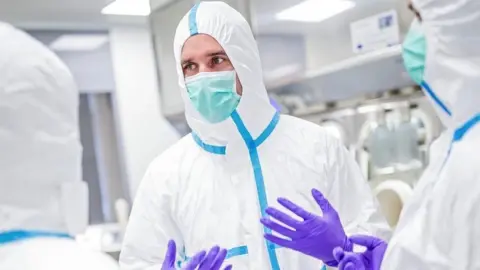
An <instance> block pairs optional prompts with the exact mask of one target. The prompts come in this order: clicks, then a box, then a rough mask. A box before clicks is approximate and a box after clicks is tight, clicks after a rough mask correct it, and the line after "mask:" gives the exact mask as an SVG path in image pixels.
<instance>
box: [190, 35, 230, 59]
mask: <svg viewBox="0 0 480 270" xmlns="http://www.w3.org/2000/svg"><path fill="white" fill-rule="evenodd" d="M218 53H223V54H225V51H224V50H223V48H222V46H221V45H220V44H219V43H218V42H217V41H216V40H215V39H214V38H213V37H211V36H209V35H205V34H199V35H195V36H192V37H190V38H188V39H187V41H185V44H184V45H183V49H182V60H185V59H187V58H191V57H197V56H207V55H212V54H218Z"/></svg>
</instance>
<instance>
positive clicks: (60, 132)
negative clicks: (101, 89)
mask: <svg viewBox="0 0 480 270" xmlns="http://www.w3.org/2000/svg"><path fill="white" fill-rule="evenodd" d="M78 96H79V92H78V90H77V88H76V86H75V84H74V81H73V78H72V75H71V74H70V72H69V71H68V69H67V68H66V67H65V65H64V64H63V63H62V62H61V61H60V60H59V59H58V58H57V57H56V56H55V55H54V54H53V53H52V52H51V51H49V50H48V49H47V48H45V47H44V46H43V45H42V44H40V43H39V42H38V41H36V40H34V39H33V38H31V37H30V36H28V35H27V34H25V33H23V32H21V31H19V30H17V29H15V28H13V27H12V26H10V25H8V24H4V23H0V149H1V150H0V269H9V270H15V269H21V270H28V269H36V270H41V269H49V270H55V269H62V270H64V269H70V270H71V269H79V270H80V269H82V270H83V269H98V270H100V269H102V270H108V269H118V265H116V263H115V262H114V261H113V260H112V259H110V258H108V257H106V255H101V254H100V253H97V252H93V251H89V250H86V249H84V248H83V247H80V246H79V244H77V243H76V242H75V240H73V239H72V238H71V237H69V235H72V236H73V235H75V234H77V233H80V232H83V230H84V229H85V228H86V225H87V224H88V193H87V187H86V184H85V183H84V182H83V181H81V157H82V152H81V151H82V148H81V145H80V140H79V130H78V98H79V97H78Z"/></svg>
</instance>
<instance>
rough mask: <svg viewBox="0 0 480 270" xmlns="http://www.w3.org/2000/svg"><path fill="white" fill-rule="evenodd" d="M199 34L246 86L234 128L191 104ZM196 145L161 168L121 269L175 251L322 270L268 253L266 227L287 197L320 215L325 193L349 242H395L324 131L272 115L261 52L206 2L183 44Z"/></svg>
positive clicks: (187, 145) (141, 206) (139, 210)
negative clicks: (354, 237) (359, 237)
mask: <svg viewBox="0 0 480 270" xmlns="http://www.w3.org/2000/svg"><path fill="white" fill-rule="evenodd" d="M195 34H208V35H210V36H212V37H213V38H215V39H216V40H217V41H218V42H219V44H220V45H221V46H222V47H223V48H224V50H225V52H226V54H227V55H228V57H229V58H230V60H231V62H232V64H233V66H234V68H235V71H236V73H237V74H238V77H239V80H240V81H241V84H242V86H243V95H242V98H241V101H240V103H239V105H238V107H237V109H236V111H234V113H233V114H232V115H231V117H230V118H228V119H227V120H225V121H223V122H220V123H218V124H210V123H208V122H206V121H205V120H204V119H203V118H202V117H201V116H200V114H199V113H198V112H197V111H196V109H195V108H194V107H193V105H192V103H191V101H190V99H189V98H188V95H187V92H186V89H185V82H184V77H183V71H182V67H181V53H182V47H183V44H184V43H185V41H186V40H187V39H188V38H189V37H190V36H192V35H195ZM174 50H175V57H176V61H177V71H178V76H179V84H180V86H181V91H182V95H183V99H184V103H185V110H186V118H187V121H188V124H189V126H190V127H191V128H192V130H193V134H195V135H187V136H186V137H184V138H183V139H182V140H180V141H179V142H178V143H177V144H175V145H174V146H173V147H171V148H170V149H168V150H167V151H166V152H164V153H163V154H162V155H160V156H159V157H158V158H157V159H156V160H154V161H153V162H152V163H151V165H150V167H149V168H148V171H147V173H146V175H145V178H144V179H143V181H142V183H141V185H140V188H139V191H138V193H137V195H136V198H135V203H134V206H133V210H132V213H131V216H130V220H129V224H128V227H127V232H126V235H125V240H124V245H123V250H122V253H121V256H120V265H121V268H122V269H142V270H144V269H152V270H153V269H160V265H161V264H162V262H163V259H164V254H165V251H166V247H167V241H168V240H169V239H174V240H175V241H176V243H177V244H178V246H180V247H183V249H182V248H179V249H180V251H182V250H183V252H180V253H179V254H178V259H179V260H180V261H182V260H185V258H188V257H191V256H193V254H195V253H196V252H198V251H200V250H204V249H208V248H210V247H211V246H213V245H220V246H221V247H223V248H227V249H228V255H227V263H228V264H233V267H234V269H238V270H242V269H250V270H254V269H258V270H265V269H273V270H278V269H321V268H322V266H323V263H322V262H321V261H318V260H317V259H314V258H312V257H308V256H306V255H303V254H300V253H298V252H296V251H292V250H288V249H284V248H276V247H275V246H273V245H271V244H267V243H266V241H265V239H264V237H263V234H264V232H265V229H264V228H263V226H262V225H261V223H260V221H259V220H260V217H261V216H262V213H264V210H265V208H266V207H267V205H268V204H269V205H274V206H277V207H281V206H280V205H279V204H277V202H276V199H277V198H278V197H280V196H282V197H287V198H289V199H291V200H293V201H294V202H296V203H299V204H300V205H301V206H303V207H305V208H306V209H307V210H310V211H312V212H316V213H319V214H320V213H321V211H320V208H319V206H318V205H317V204H316V203H315V201H314V200H313V198H312V196H311V189H312V188H318V189H320V190H321V191H322V192H323V193H324V194H325V196H326V197H327V198H328V199H329V201H330V202H331V203H332V204H333V205H334V206H335V207H336V209H337V210H338V212H339V215H340V217H341V220H342V222H343V224H344V225H345V228H346V232H347V234H351V233H367V234H373V235H377V236H383V237H385V238H386V237H389V228H388V225H387V223H386V222H385V220H384V218H383V216H382V215H381V213H380V210H379V209H378V207H377V203H376V201H375V199H374V198H373V196H372V194H371V191H370V189H369V186H368V184H367V182H366V181H365V180H364V179H363V177H362V175H361V173H360V170H359V168H358V166H357V164H356V163H355V161H354V159H353V158H352V157H351V155H350V153H349V152H348V151H347V150H346V149H345V148H344V147H343V146H342V145H341V143H340V142H339V141H338V140H336V139H335V138H333V137H331V136H329V135H328V134H327V132H326V131H325V130H324V129H322V128H321V127H319V126H317V125H315V124H312V123H309V122H306V121H303V120H300V119H297V118H294V117H290V116H286V115H282V116H280V115H278V113H277V112H276V110H275V109H274V108H273V107H272V106H271V105H270V102H269V99H268V96H267V92H266V90H265V86H264V83H263V78H262V68H261V65H260V57H259V52H258V49H257V44H256V42H255V39H254V37H253V34H252V32H251V29H250V27H249V25H248V23H247V22H246V20H245V19H244V18H243V17H242V15H241V14H240V13H238V12H237V11H236V10H234V9H232V8H231V7H230V6H228V5H227V4H225V3H223V2H201V3H200V4H197V5H196V6H194V7H193V8H192V9H191V10H190V11H189V12H188V13H187V14H186V15H185V17H184V18H183V19H182V20H181V21H180V24H179V26H178V28H177V32H176V36H175V41H174Z"/></svg>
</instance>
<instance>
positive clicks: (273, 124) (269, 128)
mask: <svg viewBox="0 0 480 270" xmlns="http://www.w3.org/2000/svg"><path fill="white" fill-rule="evenodd" d="M279 120H280V114H279V113H275V115H274V116H273V118H272V120H271V121H270V124H268V126H267V127H266V128H265V130H264V131H263V132H262V134H260V136H258V138H257V139H256V140H255V145H256V146H257V147H260V145H261V144H262V143H263V142H264V141H265V140H266V139H267V138H268V137H269V136H270V134H272V132H273V130H274V129H275V127H276V126H277V124H278V121H279Z"/></svg>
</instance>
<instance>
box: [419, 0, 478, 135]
mask: <svg viewBox="0 0 480 270" xmlns="http://www.w3.org/2000/svg"><path fill="white" fill-rule="evenodd" d="M413 2H414V3H413V4H414V6H415V7H416V9H417V10H419V12H420V14H421V16H422V27H423V29H424V31H425V34H426V40H427V42H426V43H427V55H426V64H425V77H424V78H425V81H426V82H427V83H428V85H429V86H430V87H431V89H432V90H433V91H435V92H437V93H440V94H441V98H442V99H443V100H444V101H445V103H446V104H447V105H448V106H450V107H451V114H452V119H453V122H452V125H453V126H454V127H455V128H458V127H459V126H460V125H463V124H464V123H465V122H467V121H469V120H470V119H472V118H473V117H475V115H478V113H479V111H480V46H479V44H480V35H479V34H478V33H479V32H478V31H479V30H478V29H480V1H478V0H462V1H447V0H441V1H440V0H414V1H413Z"/></svg>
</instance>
